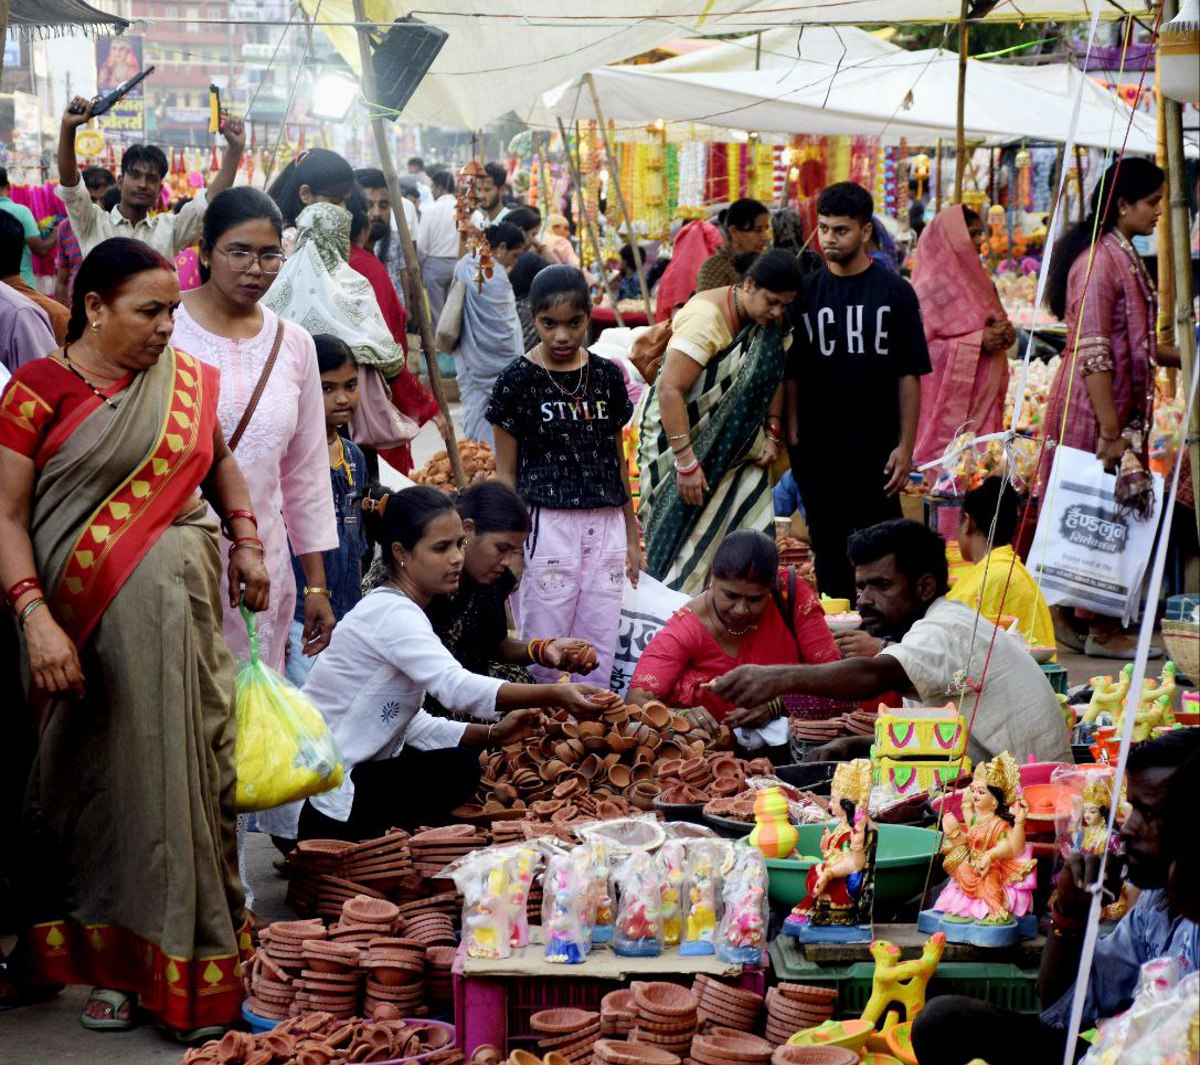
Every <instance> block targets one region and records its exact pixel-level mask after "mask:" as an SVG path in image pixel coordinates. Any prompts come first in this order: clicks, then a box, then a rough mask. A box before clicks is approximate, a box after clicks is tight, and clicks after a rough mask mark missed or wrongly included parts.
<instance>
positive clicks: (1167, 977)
mask: <svg viewBox="0 0 1200 1065" xmlns="http://www.w3.org/2000/svg"><path fill="white" fill-rule="evenodd" d="M1198 997H1200V973H1194V972H1193V973H1188V975H1187V976H1185V977H1183V979H1180V978H1179V967H1178V965H1177V963H1176V962H1175V960H1174V959H1173V958H1154V959H1153V960H1151V961H1148V962H1146V964H1145V965H1143V966H1142V973H1141V978H1140V980H1139V982H1138V989H1137V991H1136V992H1135V993H1134V996H1133V1004H1132V1005H1131V1006H1130V1007H1129V1009H1128V1010H1127V1011H1126V1012H1125V1013H1121V1014H1118V1015H1117V1016H1116V1017H1113V1018H1111V1019H1110V1020H1107V1021H1104V1022H1103V1023H1102V1024H1101V1025H1100V1034H1099V1036H1098V1037H1097V1039H1096V1041H1095V1043H1093V1045H1092V1048H1091V1049H1090V1050H1089V1051H1088V1052H1087V1057H1085V1058H1084V1059H1083V1065H1195V1062H1196V1059H1197V1055H1198V1054H1200V1024H1198V1022H1197V1018H1196V1000H1197V998H1198Z"/></svg>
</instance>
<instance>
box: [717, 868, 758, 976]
mask: <svg viewBox="0 0 1200 1065" xmlns="http://www.w3.org/2000/svg"><path fill="white" fill-rule="evenodd" d="M722 895H723V898H724V903H725V916H724V917H722V918H721V925H720V928H719V929H718V930H717V941H716V950H717V957H718V958H720V959H721V960H722V961H728V962H737V963H739V964H741V965H761V964H762V956H763V949H764V948H765V947H766V945H767V863H766V862H765V861H764V860H763V856H762V855H761V854H760V853H759V852H758V851H757V850H756V849H755V848H753V847H746V846H739V847H738V850H737V857H736V859H735V861H734V866H733V871H732V872H731V873H730V874H729V876H727V877H726V878H725V885H724V888H723V890H722Z"/></svg>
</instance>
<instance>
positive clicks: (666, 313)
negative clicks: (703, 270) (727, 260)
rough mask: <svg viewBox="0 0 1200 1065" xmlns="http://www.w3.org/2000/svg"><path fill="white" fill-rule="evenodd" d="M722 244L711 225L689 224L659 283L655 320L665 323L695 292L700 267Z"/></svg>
mask: <svg viewBox="0 0 1200 1065" xmlns="http://www.w3.org/2000/svg"><path fill="white" fill-rule="evenodd" d="M724 243H725V238H724V237H723V236H721V231H720V230H719V229H718V228H717V227H716V226H714V225H713V224H712V223H711V222H688V224H687V225H685V226H684V227H683V228H682V229H681V230H680V231H679V233H678V234H677V235H676V237H675V248H674V251H673V252H672V254H671V264H670V265H669V266H668V267H667V268H666V270H664V271H663V275H662V279H661V280H660V281H659V283H658V302H657V303H656V304H655V308H654V320H655V321H657V322H665V321H666V320H667V319H668V318H670V317H671V316H672V315H673V314H674V313H675V312H676V311H677V310H679V308H680V307H682V306H683V305H684V304H685V303H687V301H688V300H690V299H691V298H692V296H693V295H694V294H695V292H696V275H697V274H698V273H699V272H700V264H701V263H703V262H704V260H705V259H707V258H708V257H709V256H710V255H712V254H713V252H715V251H716V250H717V249H718V248H720V247H722V246H723V245H724Z"/></svg>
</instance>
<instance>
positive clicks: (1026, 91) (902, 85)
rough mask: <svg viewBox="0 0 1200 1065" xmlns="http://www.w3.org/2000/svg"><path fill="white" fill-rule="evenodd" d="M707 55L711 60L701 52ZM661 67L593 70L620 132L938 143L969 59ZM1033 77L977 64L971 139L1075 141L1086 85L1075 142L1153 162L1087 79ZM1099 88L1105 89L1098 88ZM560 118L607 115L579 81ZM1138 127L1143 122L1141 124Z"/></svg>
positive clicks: (566, 93)
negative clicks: (709, 130)
mask: <svg viewBox="0 0 1200 1065" xmlns="http://www.w3.org/2000/svg"><path fill="white" fill-rule="evenodd" d="M701 54H703V53H701ZM660 66H661V64H655V65H654V66H652V67H606V68H604V69H602V70H597V71H593V72H592V77H593V78H594V79H595V83H596V89H597V92H598V93H599V96H600V101H601V106H602V107H603V109H604V113H605V117H606V118H607V119H609V120H611V121H613V122H615V123H616V124H617V126H618V127H620V126H621V125H622V124H628V125H631V126H635V127H643V126H645V125H646V124H647V123H650V122H653V121H655V120H656V119H663V120H665V121H668V122H698V123H707V124H712V125H720V126H731V127H737V128H741V129H747V130H757V131H760V132H763V133H768V132H776V133H810V134H825V135H836V134H854V135H862V136H873V137H883V138H886V139H891V140H894V139H898V138H900V137H905V138H908V139H910V140H917V141H926V142H928V141H930V140H932V139H934V138H936V137H939V136H952V135H953V134H954V130H955V110H956V97H957V91H958V56H957V55H956V54H954V53H953V52H938V51H933V50H926V51H918V52H906V51H902V50H899V49H896V50H893V51H892V52H889V53H884V54H882V55H879V56H875V57H873V58H867V59H865V60H863V61H861V62H858V63H855V64H853V65H851V66H849V67H846V66H845V65H843V68H842V69H840V70H838V71H837V72H836V73H831V72H830V70H829V64H828V59H827V58H826V59H825V60H823V61H821V62H817V63H814V62H810V61H807V60H801V61H797V62H796V63H795V64H793V65H791V66H790V67H788V68H786V72H784V73H782V74H781V70H782V69H783V68H774V69H769V70H757V71H755V70H749V71H738V72H732V73H725V72H712V73H694V74H693V73H680V74H669V73H668V74H664V73H659V67H660ZM1030 69H1037V68H1025V67H1014V66H1011V65H1009V66H1004V65H1002V64H993V63H985V62H981V61H979V60H970V61H969V64H968V71H967V94H966V106H965V114H964V117H965V130H966V134H967V137H968V139H969V140H974V141H992V142H995V141H1007V140H1015V139H1020V138H1029V139H1032V140H1050V141H1057V140H1063V139H1065V136H1066V132H1067V128H1068V126H1069V123H1070V117H1071V112H1072V108H1073V107H1074V100H1075V94H1074V91H1073V88H1074V87H1075V86H1077V85H1078V80H1077V79H1083V80H1085V81H1087V83H1088V84H1087V85H1086V86H1084V88H1085V92H1084V98H1083V101H1082V105H1081V108H1080V120H1079V128H1078V131H1077V135H1076V140H1077V142H1078V143H1079V144H1081V145H1084V146H1087V147H1097V148H1107V147H1120V145H1121V143H1122V141H1123V139H1124V138H1125V131H1126V126H1127V125H1129V126H1130V128H1129V138H1128V143H1127V145H1126V147H1127V148H1128V150H1129V151H1133V152H1140V153H1145V154H1153V152H1154V151H1155V145H1156V139H1155V138H1156V131H1155V127H1154V122H1153V120H1152V119H1150V118H1149V117H1148V116H1146V115H1144V114H1141V113H1140V112H1135V111H1133V110H1132V109H1131V108H1130V107H1129V105H1128V104H1126V103H1125V102H1124V101H1123V100H1121V99H1120V98H1118V97H1117V96H1116V95H1115V94H1113V93H1109V92H1107V91H1106V90H1105V89H1103V88H1102V87H1101V86H1099V85H1097V84H1096V83H1095V82H1092V81H1091V80H1090V79H1087V78H1085V76H1084V75H1082V74H1080V73H1079V72H1078V71H1074V72H1073V73H1070V72H1064V73H1060V74H1059V75H1058V76H1057V77H1058V80H1060V81H1063V82H1065V83H1066V84H1065V85H1063V86H1061V87H1059V86H1057V85H1056V86H1054V87H1053V88H1051V87H1049V86H1050V78H1049V77H1048V76H1043V78H1044V83H1045V84H1046V85H1047V87H1045V88H1044V87H1042V85H1041V84H1039V83H1038V82H1037V79H1035V78H1028V77H1027V74H1028V71H1029V70H1030ZM1093 88H1094V91H1093ZM545 103H546V107H547V110H548V111H549V113H551V114H552V115H555V116H560V117H564V118H574V119H590V118H595V117H596V115H595V113H594V110H593V108H592V103H591V97H590V94H589V93H588V92H587V89H586V86H585V85H584V84H583V79H582V78H577V79H575V80H574V81H572V82H570V83H568V84H567V85H566V86H563V87H560V88H559V89H558V90H556V91H555V92H554V93H552V94H550V93H548V94H547V96H546V99H545ZM1131 121H1132V124H1131V125H1130V123H1131Z"/></svg>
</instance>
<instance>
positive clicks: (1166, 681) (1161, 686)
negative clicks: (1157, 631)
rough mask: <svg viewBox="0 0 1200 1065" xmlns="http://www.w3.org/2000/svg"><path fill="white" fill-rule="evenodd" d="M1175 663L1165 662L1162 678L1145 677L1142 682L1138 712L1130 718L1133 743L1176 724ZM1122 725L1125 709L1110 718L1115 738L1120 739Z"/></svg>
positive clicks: (1140, 741) (1146, 738)
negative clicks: (1131, 720)
mask: <svg viewBox="0 0 1200 1065" xmlns="http://www.w3.org/2000/svg"><path fill="white" fill-rule="evenodd" d="M1176 690H1177V686H1176V683H1175V663H1174V662H1167V663H1166V665H1164V666H1163V671H1162V675H1161V676H1160V677H1159V678H1158V680H1155V679H1154V678H1153V677H1147V678H1146V679H1145V680H1144V681H1143V682H1142V691H1141V694H1140V695H1139V696H1138V704H1137V709H1136V710H1135V711H1134V718H1133V742H1134V743H1142V742H1144V741H1145V740H1148V739H1150V737H1151V736H1152V735H1153V733H1154V730H1155V729H1156V728H1161V727H1163V726H1171V725H1174V724H1175V712H1174V702H1175V692H1176ZM1124 721H1125V705H1124V704H1122V705H1121V707H1120V711H1119V712H1118V713H1117V714H1116V716H1115V717H1114V718H1113V724H1114V725H1116V727H1117V735H1118V736H1119V735H1121V734H1122V731H1123V728H1124Z"/></svg>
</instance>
